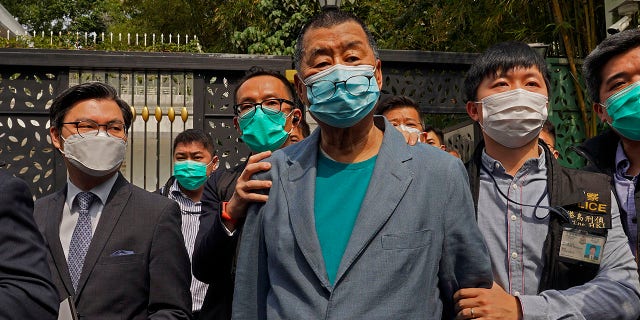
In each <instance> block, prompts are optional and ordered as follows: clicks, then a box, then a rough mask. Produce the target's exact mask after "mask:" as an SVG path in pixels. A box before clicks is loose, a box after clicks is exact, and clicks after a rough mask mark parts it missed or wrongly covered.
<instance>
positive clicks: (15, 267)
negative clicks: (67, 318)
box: [0, 169, 62, 320]
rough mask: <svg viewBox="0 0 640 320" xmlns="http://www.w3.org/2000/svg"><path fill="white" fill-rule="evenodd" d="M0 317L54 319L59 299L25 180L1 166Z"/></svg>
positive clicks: (25, 319) (35, 319) (37, 319)
mask: <svg viewBox="0 0 640 320" xmlns="http://www.w3.org/2000/svg"><path fill="white" fill-rule="evenodd" d="M0 288H2V289H0V319H24V320H32V319H33V320H48V319H51V320H53V319H56V316H57V314H58V307H59V304H60V300H62V299H60V298H59V297H58V291H56V287H55V286H54V284H53V282H52V281H51V273H50V271H49V265H48V264H47V249H46V247H45V242H44V239H43V237H42V235H41V234H40V232H38V229H37V227H36V224H35V221H34V219H33V200H32V197H31V192H29V187H27V184H26V183H25V182H24V181H22V180H20V179H18V178H15V177H13V176H12V175H11V174H9V173H8V172H7V171H6V170H5V169H1V170H0Z"/></svg>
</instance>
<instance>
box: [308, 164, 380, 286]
mask: <svg viewBox="0 0 640 320" xmlns="http://www.w3.org/2000/svg"><path fill="white" fill-rule="evenodd" d="M376 158H377V156H375V157H373V158H371V159H368V160H365V161H362V162H358V163H341V162H336V161H333V160H331V159H329V158H327V156H325V155H323V154H322V152H318V172H317V177H316V194H315V201H314V210H315V222H316V232H317V234H318V240H319V241H320V248H321V249H322V257H323V258H324V264H325V266H326V268H327V276H328V277H329V281H330V282H331V283H332V284H333V283H334V281H335V278H336V273H337V272H338V267H339V266H340V260H342V255H343V254H344V250H345V249H346V247H347V243H348V242H349V238H350V237H351V232H352V231H353V226H354V225H355V223H356V218H357V217H358V212H360V206H361V204H362V201H363V200H364V196H365V194H366V193H367V187H368V186H369V181H370V180H371V174H372V173H373V168H374V166H375V163H376Z"/></svg>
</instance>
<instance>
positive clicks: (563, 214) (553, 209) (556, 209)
mask: <svg viewBox="0 0 640 320" xmlns="http://www.w3.org/2000/svg"><path fill="white" fill-rule="evenodd" d="M480 166H481V168H482V170H484V171H485V172H486V173H487V174H488V175H489V177H491V180H492V181H493V185H494V186H495V187H496V190H498V193H499V194H500V195H501V196H502V197H503V198H505V199H506V200H507V203H508V202H512V203H514V204H517V205H519V206H524V207H530V208H534V209H533V216H534V217H536V219H539V220H542V219H545V218H546V217H547V216H548V214H547V215H544V216H542V217H541V216H538V215H537V214H536V211H537V210H538V208H542V209H547V210H549V212H553V213H555V214H556V215H558V216H560V218H562V220H564V221H565V222H571V218H570V217H569V213H568V212H567V210H566V209H565V208H563V207H561V206H557V207H551V206H541V205H540V202H542V199H544V197H545V196H546V195H547V194H548V193H549V192H548V188H547V186H546V185H545V187H544V191H543V192H542V195H540V198H539V199H538V201H537V202H536V204H535V205H530V204H524V203H520V202H517V201H514V200H511V199H509V197H508V196H507V195H506V194H504V192H502V190H500V187H499V186H498V182H497V181H496V178H495V177H494V176H493V175H492V174H491V172H490V171H489V169H487V167H486V166H485V165H484V163H480Z"/></svg>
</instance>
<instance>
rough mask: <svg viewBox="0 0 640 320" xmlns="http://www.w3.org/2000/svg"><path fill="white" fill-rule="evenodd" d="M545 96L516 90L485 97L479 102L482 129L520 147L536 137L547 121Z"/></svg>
mask: <svg viewBox="0 0 640 320" xmlns="http://www.w3.org/2000/svg"><path fill="white" fill-rule="evenodd" d="M547 102H548V98H547V96H545V95H542V94H539V93H535V92H531V91H528V90H524V89H515V90H510V91H507V92H502V93H496V94H493V95H490V96H488V97H485V98H484V99H482V100H481V101H480V103H482V122H481V123H480V126H481V127H482V130H483V131H484V132H485V133H486V134H487V135H488V136H489V137H491V139H493V140H495V141H496V142H497V143H499V144H501V145H503V146H505V147H509V148H519V147H522V146H524V145H525V144H527V143H529V142H530V141H531V140H533V139H534V138H536V137H537V136H538V134H539V133H540V130H542V125H543V124H544V122H545V121H546V120H547Z"/></svg>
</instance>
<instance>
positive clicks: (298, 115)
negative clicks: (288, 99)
mask: <svg viewBox="0 0 640 320" xmlns="http://www.w3.org/2000/svg"><path fill="white" fill-rule="evenodd" d="M291 113H292V115H291V125H292V126H293V127H294V128H295V127H297V126H298V125H300V121H302V111H300V109H293V110H292V111H291Z"/></svg>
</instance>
